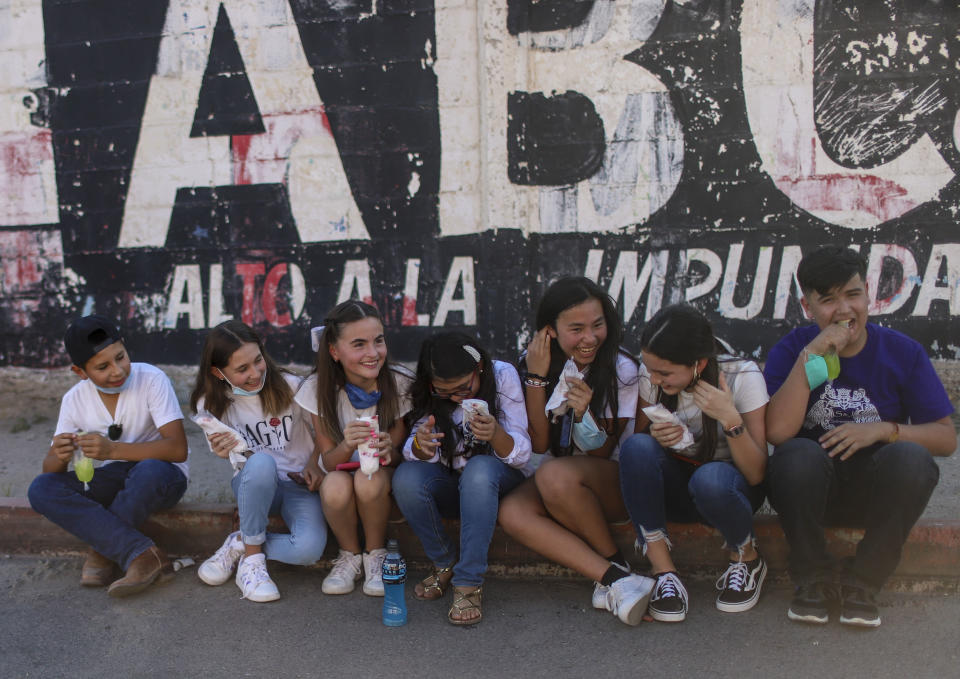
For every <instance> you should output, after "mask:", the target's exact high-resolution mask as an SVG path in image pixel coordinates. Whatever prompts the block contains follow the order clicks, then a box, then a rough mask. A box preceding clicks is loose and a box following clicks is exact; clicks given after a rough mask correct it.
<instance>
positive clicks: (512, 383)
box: [403, 361, 533, 476]
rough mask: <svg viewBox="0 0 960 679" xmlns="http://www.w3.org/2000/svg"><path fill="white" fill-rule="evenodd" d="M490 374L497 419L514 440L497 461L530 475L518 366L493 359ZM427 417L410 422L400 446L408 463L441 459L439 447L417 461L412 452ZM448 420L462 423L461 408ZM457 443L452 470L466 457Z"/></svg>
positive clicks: (528, 446)
mask: <svg viewBox="0 0 960 679" xmlns="http://www.w3.org/2000/svg"><path fill="white" fill-rule="evenodd" d="M493 377H494V381H495V383H496V388H497V406H498V407H499V410H500V412H498V413H497V422H498V423H499V425H500V426H501V427H502V428H503V430H504V431H505V432H507V434H509V435H510V437H511V438H512V439H513V450H511V451H510V454H509V455H507V456H506V457H502V458H500V460H501V461H502V462H503V463H504V464H506V465H509V466H511V467H515V468H516V469H519V470H520V471H521V472H523V475H524V476H530V475H531V474H532V473H533V465H532V464H531V463H530V458H531V455H532V453H533V447H532V446H531V444H530V434H529V433H528V431H527V407H526V405H525V403H524V400H523V388H522V387H521V386H520V375H518V374H517V369H516V368H514V367H513V366H512V365H510V364H509V363H504V362H503V361H493ZM426 419H427V418H426V417H423V418H421V419H419V420H418V421H417V422H416V423H415V424H414V425H413V427H412V428H411V429H410V436H409V437H407V442H406V443H405V444H404V446H403V456H404V457H405V458H406V459H408V460H410V461H411V462H417V461H422V462H440V460H441V457H440V450H439V449H438V450H437V452H436V454H434V456H433V457H432V458H430V459H429V460H420V458H418V457H417V456H416V455H414V454H413V437H414V435H415V434H416V431H417V428H418V427H419V426H420V425H421V424H422V423H423V422H424V421H425V420H426ZM450 419H451V420H452V421H453V423H454V424H455V425H457V426H458V427H460V426H462V425H463V408H462V407H461V406H459V405H458V406H457V407H456V408H455V409H454V410H453V412H452V413H451V414H450ZM460 443H461V445H460V446H459V447H458V449H457V451H456V452H455V453H454V455H453V468H454V469H463V467H464V466H465V465H466V464H467V459H469V458H467V457H464V456H463V454H462V450H461V449H462V447H463V446H462V443H463V441H462V439H461V441H460ZM497 457H499V455H498V456H497Z"/></svg>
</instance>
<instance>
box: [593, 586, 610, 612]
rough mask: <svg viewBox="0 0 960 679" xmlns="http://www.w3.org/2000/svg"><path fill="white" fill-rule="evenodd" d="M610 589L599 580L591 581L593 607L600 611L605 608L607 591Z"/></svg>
mask: <svg viewBox="0 0 960 679" xmlns="http://www.w3.org/2000/svg"><path fill="white" fill-rule="evenodd" d="M609 591H610V588H609V587H607V586H605V585H601V584H600V583H599V582H595V583H593V607H594V608H599V609H600V610H601V611H605V610H607V592H609Z"/></svg>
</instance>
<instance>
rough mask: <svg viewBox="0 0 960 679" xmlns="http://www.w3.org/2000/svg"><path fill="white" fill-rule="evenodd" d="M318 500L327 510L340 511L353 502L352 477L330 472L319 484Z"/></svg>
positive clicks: (343, 473) (346, 474)
mask: <svg viewBox="0 0 960 679" xmlns="http://www.w3.org/2000/svg"><path fill="white" fill-rule="evenodd" d="M320 499H321V500H323V506H324V508H325V509H327V510H328V511H329V510H334V511H337V510H342V509H345V508H346V507H348V506H349V505H351V504H353V503H354V502H355V499H354V495H353V477H352V476H351V475H350V474H348V473H347V472H331V473H329V474H327V475H326V476H325V477H324V479H323V482H322V483H321V484H320Z"/></svg>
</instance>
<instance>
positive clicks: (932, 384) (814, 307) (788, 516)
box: [764, 246, 957, 627]
mask: <svg viewBox="0 0 960 679" xmlns="http://www.w3.org/2000/svg"><path fill="white" fill-rule="evenodd" d="M866 270H867V265H866V262H865V261H864V259H863V258H862V257H861V256H860V255H859V254H858V253H857V252H855V251H854V250H850V249H848V248H843V247H836V246H831V247H825V248H821V249H819V250H817V251H815V252H813V253H811V254H809V255H807V256H806V257H804V258H803V261H801V262H800V266H799V267H798V269H797V280H798V281H799V283H800V288H801V290H802V292H803V298H802V299H801V304H802V306H803V308H804V311H806V312H807V314H808V315H809V316H810V317H812V318H813V320H814V322H815V323H816V325H815V326H806V327H802V328H797V329H796V330H793V331H792V332H791V333H790V334H788V335H787V336H786V337H784V338H783V339H782V340H780V341H779V342H778V343H777V344H776V345H775V346H774V347H773V348H772V349H771V350H770V355H769V357H768V358H767V364H766V367H765V369H764V376H765V377H766V381H767V391H768V392H769V393H770V395H771V398H770V404H769V405H768V406H767V414H766V425H767V440H768V441H769V442H770V443H772V444H774V445H775V446H776V450H775V451H774V454H773V457H772V458H771V459H770V465H769V470H768V482H769V496H770V501H771V503H772V504H773V506H774V508H775V509H776V510H777V513H778V514H779V515H780V523H781V524H782V525H783V530H784V533H785V534H786V536H787V542H788V543H789V544H790V558H789V566H790V577H791V578H792V579H793V582H794V584H795V585H796V591H795V594H794V597H793V600H792V601H791V602H790V609H789V611H788V612H787V615H788V617H789V618H790V619H791V620H798V621H801V622H813V623H821V624H822V623H826V622H827V620H828V618H829V611H828V603H829V602H828V599H830V598H831V596H832V595H833V594H835V593H836V586H835V584H839V585H840V588H839V595H840V622H841V623H845V624H850V625H858V626H863V627H877V626H878V625H880V612H879V609H878V608H877V604H876V598H875V596H876V593H877V592H878V591H879V590H880V588H881V587H882V586H883V584H884V582H886V580H887V578H888V577H889V576H890V575H891V574H892V573H893V571H894V570H895V569H896V567H897V563H898V562H899V561H900V553H901V550H902V548H903V544H904V542H906V540H907V536H908V535H909V533H910V529H911V528H912V527H913V525H914V523H916V521H917V519H918V518H920V515H921V514H922V513H923V510H924V508H925V507H926V506H927V501H928V500H929V499H930V494H931V493H932V492H933V489H934V487H935V486H936V485H937V481H938V480H939V477H940V472H939V468H938V467H937V465H936V464H935V463H934V462H933V459H932V458H931V455H950V454H951V453H953V451H954V448H956V445H957V435H956V431H955V430H954V428H953V424H952V423H951V421H950V414H951V413H952V412H953V406H952V405H951V403H950V399H949V398H948V397H947V394H946V391H945V390H944V388H943V384H942V383H941V382H940V379H939V378H938V377H937V374H936V372H934V369H933V366H932V365H931V363H930V359H929V358H928V357H927V355H926V353H925V352H924V350H923V348H922V347H921V346H920V345H919V344H918V343H917V342H915V341H914V340H912V339H910V338H909V337H907V336H906V335H903V334H901V333H899V332H896V331H894V330H890V329H888V328H883V327H880V326H878V325H874V324H872V323H868V322H867V307H868V306H869V297H868V295H867V286H866V282H865V277H866ZM837 363H839V374H836V365H837ZM831 377H832V379H831ZM824 524H840V525H854V526H861V527H863V528H864V529H865V532H864V536H863V539H862V540H861V541H860V543H859V544H858V545H857V551H856V555H855V556H854V557H853V558H852V559H850V560H848V561H847V562H846V563H845V564H844V565H843V567H842V569H840V573H839V581H838V582H837V575H836V567H835V566H836V564H835V561H834V559H833V557H831V555H830V554H829V553H828V552H827V549H826V542H825V540H824V535H823V526H824Z"/></svg>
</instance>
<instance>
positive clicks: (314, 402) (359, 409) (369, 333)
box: [296, 300, 411, 596]
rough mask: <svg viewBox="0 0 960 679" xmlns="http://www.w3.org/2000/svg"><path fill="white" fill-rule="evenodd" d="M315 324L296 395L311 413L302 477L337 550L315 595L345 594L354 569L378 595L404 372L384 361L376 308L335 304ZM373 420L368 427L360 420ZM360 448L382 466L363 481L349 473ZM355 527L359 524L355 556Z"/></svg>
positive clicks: (403, 432) (402, 428)
mask: <svg viewBox="0 0 960 679" xmlns="http://www.w3.org/2000/svg"><path fill="white" fill-rule="evenodd" d="M323 323H324V329H323V333H322V335H321V336H320V341H319V345H320V346H319V349H318V350H317V358H316V371H315V372H314V374H313V375H311V376H310V377H309V378H307V380H306V381H305V382H304V383H303V385H302V386H301V387H300V390H299V391H298V392H297V395H296V400H297V403H299V404H300V405H301V406H303V408H304V410H307V411H309V412H310V413H312V414H313V426H314V431H315V433H316V449H315V450H314V452H313V456H312V457H311V459H310V461H309V462H308V464H307V466H306V467H305V468H304V471H303V475H304V479H305V480H306V482H307V485H308V487H309V488H311V489H319V491H320V498H321V500H322V501H323V514H324V516H325V517H326V519H327V524H328V525H329V526H330V530H332V531H333V534H334V535H335V536H336V538H337V544H338V545H339V546H340V553H339V554H338V556H337V558H336V559H335V560H334V562H333V568H331V570H330V573H329V574H328V575H327V577H326V578H324V580H323V584H322V586H321V589H322V590H323V592H324V593H325V594H348V593H349V592H352V591H353V589H354V587H355V586H356V582H357V580H359V579H360V577H361V570H362V572H363V574H364V582H363V593H364V594H367V595H369V596H383V580H382V579H381V568H382V565H383V558H384V556H386V549H385V548H384V547H385V540H386V532H387V519H388V518H389V516H390V508H391V502H390V486H391V483H390V482H391V478H392V476H393V468H394V466H395V465H396V463H397V462H399V461H400V456H399V454H398V450H399V448H400V446H401V444H402V443H403V441H404V439H405V438H406V436H407V427H406V425H405V424H404V418H403V416H404V415H405V414H406V413H407V411H409V410H410V402H409V398H408V395H407V394H408V392H409V384H410V381H411V379H410V376H409V373H408V371H405V370H404V369H403V368H401V367H399V366H393V365H391V364H390V362H389V360H388V357H387V340H386V337H385V335H384V330H383V322H382V320H381V319H380V313H379V312H378V311H377V310H376V308H374V307H372V306H370V305H369V304H364V303H363V302H358V301H353V300H351V301H348V302H343V303H342V304H339V305H337V306H336V307H335V308H334V309H333V310H332V311H331V312H330V313H329V314H327V317H326V318H325V319H324V321H323ZM373 416H376V417H377V421H376V425H375V426H371V424H370V422H369V421H364V420H361V419H360V418H370V417H373ZM363 443H370V444H371V445H372V446H373V447H374V449H375V450H376V454H377V455H378V456H379V457H380V459H381V462H382V464H383V465H384V466H382V467H381V468H380V470H379V471H377V472H376V473H374V474H371V475H367V474H361V473H356V472H355V471H354V469H353V468H355V467H356V466H357V462H358V460H359V454H358V451H357V448H358V447H359V446H360V445H361V444H363ZM351 463H352V464H351ZM338 466H340V467H341V468H340V469H338ZM344 467H346V468H344ZM351 467H352V468H351ZM358 522H359V523H362V524H363V535H364V541H365V544H364V547H365V549H364V550H363V551H362V552H361V547H360V536H359V534H358V530H357V529H358Z"/></svg>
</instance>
